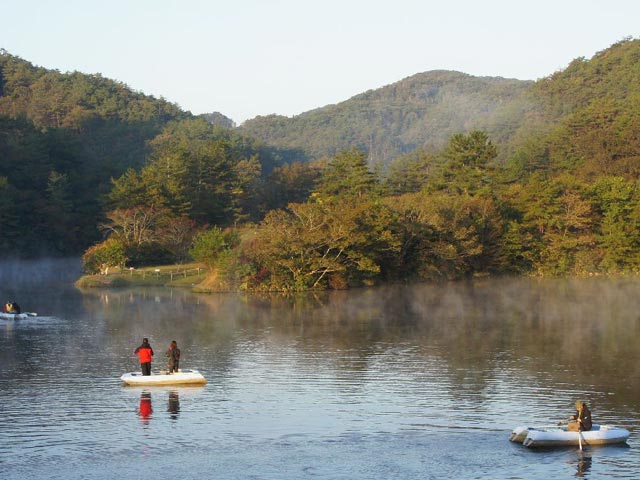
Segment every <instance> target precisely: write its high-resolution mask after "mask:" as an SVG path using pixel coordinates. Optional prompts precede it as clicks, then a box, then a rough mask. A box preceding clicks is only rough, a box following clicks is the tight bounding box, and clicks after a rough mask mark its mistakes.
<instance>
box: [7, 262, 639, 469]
mask: <svg viewBox="0 0 640 480" xmlns="http://www.w3.org/2000/svg"><path fill="white" fill-rule="evenodd" d="M54 266H55V265H54ZM55 267H56V268H54V269H52V271H54V272H57V273H58V275H59V276H58V277H54V281H53V282H48V281H46V279H44V278H41V277H39V276H38V275H37V274H35V273H33V272H30V270H29V266H27V267H25V268H22V269H21V270H20V272H16V271H15V270H11V271H9V273H7V271H6V270H5V272H4V277H3V276H2V275H0V281H1V286H0V295H1V296H0V300H1V301H4V300H8V299H11V298H12V299H15V300H17V301H19V302H20V303H21V304H22V306H23V308H24V310H27V311H36V312H38V313H39V316H38V317H36V318H31V319H28V320H25V321H20V322H13V321H3V320H0V352H1V353H0V355H1V359H2V364H1V365H0V405H1V410H0V412H1V413H2V422H0V478H5V479H22V478H53V479H58V478H59V479H63V478H64V479H69V478H74V479H75V478H91V479H102V478H105V479H107V478H117V477H121V478H145V479H149V478H154V477H155V478H157V477H163V478H164V477H166V476H169V475H171V476H176V477H177V478H181V479H192V478H193V479H196V478H197V479H203V478H221V479H236V478H237V479H245V478H255V479H300V478H326V479H360V478H362V479H365V478H366V479H390V478H393V479H414V478H416V479H417V478H420V479H432V478H433V479H442V478H469V479H494V478H495V479H529V478H551V477H554V478H572V477H574V476H579V477H583V478H593V479H596V478H598V479H600V478H640V454H639V453H638V451H639V450H638V446H639V443H638V440H637V431H638V428H637V426H638V425H639V423H640V408H639V405H638V401H637V399H638V398H639V397H640V353H639V350H640V349H639V348H638V345H639V341H640V280H637V279H632V280H628V279H616V280H611V279H608V280H607V279H587V280H542V281H541V280H531V279H490V280H481V281H475V282H470V283H456V284H446V285H414V286H396V287H392V288H375V289H366V290H354V291H349V292H332V293H328V294H316V295H305V296H300V297H295V298H282V297H273V298H266V297H265V298H258V297H243V296H238V295H193V294H190V293H188V292H186V291H183V290H164V289H158V290H148V289H147V290H111V291H89V292H80V291H78V290H75V289H73V288H69V287H65V281H66V280H67V278H66V277H65V276H64V275H62V274H61V273H60V271H61V268H59V265H58V266H55ZM68 271H69V275H70V276H73V275H74V274H75V269H74V268H70V269H69V270H68ZM8 276H11V277H12V278H15V282H11V281H8ZM5 297H6V298H5ZM143 336H148V337H149V339H150V342H151V344H152V346H153V347H154V349H155V351H156V359H155V362H154V364H153V369H154V370H158V369H159V368H160V367H162V366H163V365H164V359H163V353H164V351H165V350H166V348H167V346H168V344H169V342H170V341H171V340H173V339H175V340H177V341H178V345H179V346H180V348H181V350H182V357H183V358H182V365H181V366H182V367H184V368H197V369H199V370H200V371H201V372H202V373H203V374H204V375H205V376H206V377H207V379H208V380H209V383H208V384H207V385H206V386H205V387H191V388H165V387H157V388H147V389H142V388H134V387H123V386H122V385H121V383H120V381H119V376H120V375H121V374H122V373H124V372H127V371H133V370H136V369H137V364H136V358H135V357H134V356H133V354H132V353H133V350H134V348H135V347H136V346H137V345H138V344H139V343H140V341H141V339H142V337H143ZM577 398H584V399H586V400H588V401H589V402H590V404H591V406H592V410H593V414H594V419H595V421H596V422H597V423H607V424H615V425H619V426H623V427H625V428H628V429H629V430H630V431H631V438H630V440H629V442H628V445H626V446H623V447H620V446H617V447H600V448H588V449H586V450H585V451H584V452H582V453H580V452H579V451H578V449H577V448H567V449H556V450H546V451H532V450H528V449H525V448H523V447H522V446H520V445H515V444H512V443H510V442H509V441H508V436H509V433H510V431H511V429H512V428H513V427H515V426H517V425H521V424H549V423H555V422H557V421H558V420H560V419H562V418H565V417H566V416H568V415H569V414H570V413H571V410H572V405H573V401H574V400H575V399H577Z"/></svg>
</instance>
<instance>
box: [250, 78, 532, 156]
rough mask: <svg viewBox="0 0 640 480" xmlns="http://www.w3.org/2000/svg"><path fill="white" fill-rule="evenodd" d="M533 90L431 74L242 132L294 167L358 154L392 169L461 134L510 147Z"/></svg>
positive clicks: (259, 121)
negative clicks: (285, 153) (347, 152)
mask: <svg viewBox="0 0 640 480" xmlns="http://www.w3.org/2000/svg"><path fill="white" fill-rule="evenodd" d="M532 85H533V82H528V81H521V80H508V79H504V78H491V77H473V76H471V75H467V74H464V73H458V72H451V71H432V72H426V73H420V74H417V75H414V76H412V77H409V78H406V79H404V80H401V81H399V82H397V83H394V84H392V85H388V86H386V87H383V88H380V89H377V90H370V91H368V92H366V93H363V94H360V95H356V96H355V97H353V98H351V99H349V100H346V101H344V102H341V103H339V104H337V105H329V106H326V107H322V108H318V109H316V110H312V111H310V112H306V113H303V114H301V115H298V116H295V117H292V118H288V117H283V116H278V115H270V116H265V117H256V118H254V119H252V120H248V121H247V122H245V123H244V124H242V125H241V126H240V127H239V129H240V131H242V132H244V133H246V134H248V135H251V136H253V137H256V138H259V139H260V140H263V141H264V142H265V143H266V144H268V145H271V146H275V147H279V148H282V149H288V150H290V151H291V155H292V157H293V158H292V159H294V160H300V159H301V158H300V157H302V159H313V158H320V157H322V156H330V155H334V154H335V153H337V152H339V151H341V150H344V149H348V148H351V147H354V146H355V147H359V148H361V149H363V150H365V151H367V152H368V156H369V162H370V163H371V164H378V163H383V164H387V163H388V162H389V161H390V160H391V159H393V158H395V157H397V156H399V155H401V154H404V153H407V152H410V151H412V150H415V149H416V148H418V147H431V148H440V147H442V146H443V145H444V144H445V143H446V141H447V140H448V138H449V137H450V136H451V135H453V134H455V133H459V132H469V131H472V130H484V131H486V132H487V133H488V134H489V135H490V136H491V138H492V139H494V141H496V142H497V143H498V144H499V145H504V144H506V143H507V142H508V140H509V139H510V138H511V137H512V135H513V134H514V132H515V131H516V130H517V129H518V128H519V126H520V124H521V122H522V120H523V117H524V115H525V114H526V113H527V112H528V111H530V110H531V108H532V102H531V99H530V97H529V95H528V93H529V91H530V89H531V87H532ZM500 153H502V152H500ZM504 155H506V153H505V154H504ZM504 155H503V156H504Z"/></svg>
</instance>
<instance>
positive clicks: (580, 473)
mask: <svg viewBox="0 0 640 480" xmlns="http://www.w3.org/2000/svg"><path fill="white" fill-rule="evenodd" d="M592 463H593V459H592V458H591V455H590V454H589V453H585V452H584V451H581V452H579V453H578V462H577V464H576V475H575V476H576V477H586V476H587V474H588V473H589V470H591V465H592Z"/></svg>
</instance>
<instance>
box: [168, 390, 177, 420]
mask: <svg viewBox="0 0 640 480" xmlns="http://www.w3.org/2000/svg"><path fill="white" fill-rule="evenodd" d="M167 412H169V413H170V414H171V418H172V419H173V420H176V419H177V418H178V414H179V413H180V396H179V395H178V392H176V391H175V390H172V391H170V392H169V405H168V406H167Z"/></svg>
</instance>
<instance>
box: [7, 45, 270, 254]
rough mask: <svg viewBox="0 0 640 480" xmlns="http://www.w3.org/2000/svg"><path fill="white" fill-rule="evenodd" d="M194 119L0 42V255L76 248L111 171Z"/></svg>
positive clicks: (95, 231) (94, 233)
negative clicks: (48, 65)
mask: <svg viewBox="0 0 640 480" xmlns="http://www.w3.org/2000/svg"><path fill="white" fill-rule="evenodd" d="M214 117H215V118H213V119H211V118H210V119H209V120H215V121H216V123H221V122H224V121H225V118H226V117H223V116H222V115H219V114H218V115H214ZM193 118H194V117H193V116H192V115H191V114H190V113H189V112H185V111H183V110H181V109H180V108H179V107H178V106H177V105H174V104H172V103H170V102H168V101H166V100H164V99H157V98H154V97H152V96H148V95H144V94H142V93H139V92H134V91H132V90H131V89H130V88H129V87H127V86H126V85H125V84H123V83H120V82H116V81H113V80H110V79H107V78H104V77H102V76H101V75H99V74H96V75H86V74H83V73H79V72H73V73H60V72H58V71H55V70H48V69H44V68H40V67H37V66H34V65H32V64H31V63H29V62H28V61H25V60H23V59H21V58H19V57H16V56H13V55H11V54H9V53H8V52H6V51H4V50H2V51H0V229H1V231H2V235H0V256H6V255H27V256H33V255H41V254H58V255H59V254H79V253H80V252H82V251H83V250H84V249H85V248H86V247H87V246H88V245H90V244H91V243H93V242H95V241H97V240H99V239H100V238H101V236H102V232H101V231H100V228H99V226H100V225H101V224H102V223H103V222H104V221H105V212H106V209H107V208H109V206H108V202H107V197H106V196H107V194H108V193H109V192H110V191H111V189H112V182H111V180H112V178H118V177H120V176H121V175H122V174H123V173H124V172H126V171H127V170H128V169H133V170H139V169H141V168H142V167H143V166H144V165H145V164H146V162H147V158H148V157H149V155H150V154H151V153H152V151H153V147H152V143H151V141H152V140H153V139H154V138H156V137H157V136H159V135H161V134H162V132H163V131H165V129H166V128H167V126H169V125H172V124H176V123H178V124H179V123H181V122H185V121H190V119H193ZM227 120H228V119H227ZM201 122H202V123H203V124H204V123H205V120H201ZM212 135H213V133H212ZM233 137H234V138H235V140H233V141H235V143H236V146H235V147H233V148H236V149H240V150H243V149H244V151H248V150H251V153H247V155H248V156H249V157H250V156H251V155H253V148H254V147H251V146H248V143H249V142H244V145H243V146H240V145H239V144H241V143H243V141H242V140H239V138H240V137H239V136H238V135H233ZM256 148H257V147H256ZM263 153H264V155H263V157H265V158H267V157H268V154H267V153H266V152H263ZM269 166H270V167H271V166H272V165H271V164H270V165H269Z"/></svg>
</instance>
